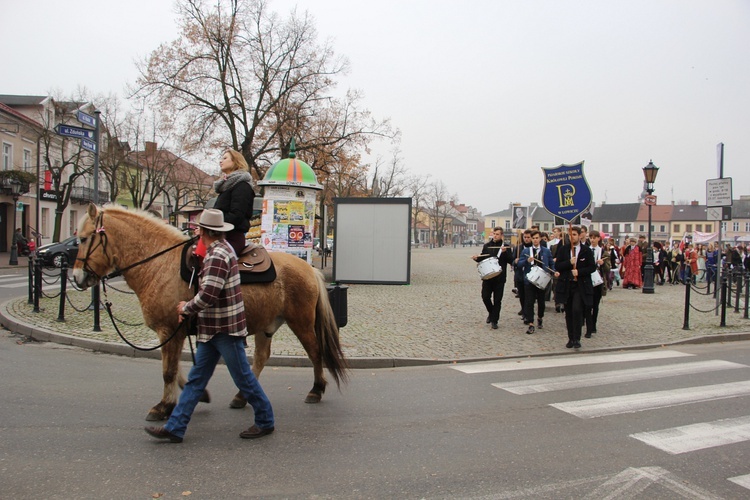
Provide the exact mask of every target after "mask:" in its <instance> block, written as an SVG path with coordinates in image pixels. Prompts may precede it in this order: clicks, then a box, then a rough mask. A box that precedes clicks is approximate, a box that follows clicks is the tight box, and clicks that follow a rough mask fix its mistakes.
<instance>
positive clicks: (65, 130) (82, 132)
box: [55, 123, 94, 140]
mask: <svg viewBox="0 0 750 500" xmlns="http://www.w3.org/2000/svg"><path fill="white" fill-rule="evenodd" d="M55 132H57V135H64V136H66V137H74V138H76V139H92V140H93V139H94V131H93V130H89V129H86V128H81V127H73V126H72V125H63V124H62V123H59V124H57V125H56V126H55Z"/></svg>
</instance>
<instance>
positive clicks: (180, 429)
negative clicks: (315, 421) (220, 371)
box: [164, 333, 274, 437]
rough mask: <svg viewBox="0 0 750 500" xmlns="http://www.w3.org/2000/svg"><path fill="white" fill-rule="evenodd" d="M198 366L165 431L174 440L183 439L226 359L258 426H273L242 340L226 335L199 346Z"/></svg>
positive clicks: (190, 376)
mask: <svg viewBox="0 0 750 500" xmlns="http://www.w3.org/2000/svg"><path fill="white" fill-rule="evenodd" d="M197 344H198V348H197V349H196V353H195V365H193V367H192V368H191V369H190V374H188V380H187V383H185V388H184V389H183V390H182V394H180V400H179V401H178V402H177V406H175V409H174V410H173V411H172V415H171V416H170V417H169V420H168V421H167V423H166V425H165V426H164V428H165V429H166V430H168V431H169V432H171V433H172V434H174V435H175V436H180V437H184V436H185V430H186V429H187V425H188V422H190V417H191V416H192V415H193V410H195V407H196V406H197V405H198V401H199V400H200V398H201V395H202V394H203V391H204V390H205V389H206V386H207V385H208V381H209V380H211V376H212V375H213V374H214V369H215V368H216V364H217V363H218V362H219V358H224V362H225V363H226V365H227V369H228V370H229V374H230V375H231V376H232V380H234V384H235V385H236V386H237V388H238V389H239V390H240V392H241V393H242V395H243V396H244V397H245V399H246V400H247V402H248V403H250V406H252V407H253V411H254V412H255V425H257V426H258V427H259V428H261V429H268V428H271V427H273V426H274V420H273V409H272V408H271V402H270V401H269V400H268V397H266V393H265V392H263V388H262V387H261V386H260V384H259V383H258V379H256V378H255V375H254V374H253V372H252V370H251V369H250V364H249V363H248V362H247V355H246V354H245V348H244V345H243V343H242V337H234V336H231V335H227V334H226V333H220V334H218V335H214V336H213V337H212V338H211V340H209V341H208V342H198V343H197Z"/></svg>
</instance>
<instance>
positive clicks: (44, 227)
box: [40, 207, 49, 238]
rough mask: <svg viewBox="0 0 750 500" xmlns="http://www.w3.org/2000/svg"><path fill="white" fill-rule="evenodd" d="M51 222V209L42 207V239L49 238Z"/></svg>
mask: <svg viewBox="0 0 750 500" xmlns="http://www.w3.org/2000/svg"><path fill="white" fill-rule="evenodd" d="M48 222H49V208H44V207H42V227H41V231H40V232H41V233H42V238H47V237H49V232H48V231H47V224H48Z"/></svg>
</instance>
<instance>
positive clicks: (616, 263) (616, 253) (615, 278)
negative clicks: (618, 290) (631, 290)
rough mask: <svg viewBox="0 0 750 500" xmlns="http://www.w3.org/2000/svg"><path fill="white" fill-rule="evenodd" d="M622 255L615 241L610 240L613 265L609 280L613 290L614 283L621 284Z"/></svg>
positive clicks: (611, 264)
mask: <svg viewBox="0 0 750 500" xmlns="http://www.w3.org/2000/svg"><path fill="white" fill-rule="evenodd" d="M621 260H622V259H621V256H620V249H619V248H618V247H617V245H615V242H614V241H612V240H610V241H609V263H610V266H611V269H610V271H609V282H608V286H609V289H610V290H612V287H613V284H614V283H617V286H620V281H621V279H622V278H621V276H620V264H621Z"/></svg>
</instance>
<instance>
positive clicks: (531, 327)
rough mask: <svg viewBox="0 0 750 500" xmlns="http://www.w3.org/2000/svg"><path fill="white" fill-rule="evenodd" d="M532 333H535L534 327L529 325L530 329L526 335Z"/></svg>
mask: <svg viewBox="0 0 750 500" xmlns="http://www.w3.org/2000/svg"><path fill="white" fill-rule="evenodd" d="M532 333H534V325H529V329H528V330H526V334H527V335H531V334H532Z"/></svg>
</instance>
